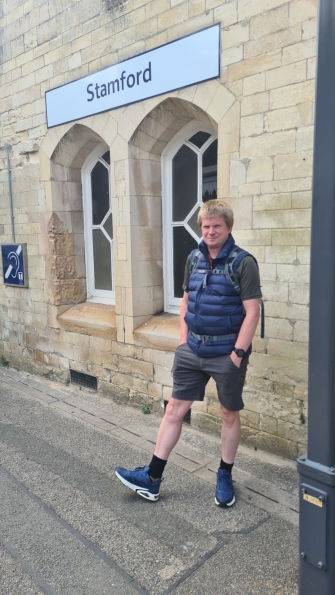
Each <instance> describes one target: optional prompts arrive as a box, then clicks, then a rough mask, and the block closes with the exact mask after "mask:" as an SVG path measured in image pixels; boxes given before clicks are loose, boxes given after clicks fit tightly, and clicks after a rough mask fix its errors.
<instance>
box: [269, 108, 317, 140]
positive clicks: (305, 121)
mask: <svg viewBox="0 0 335 595" xmlns="http://www.w3.org/2000/svg"><path fill="white" fill-rule="evenodd" d="M312 122H313V103H312V101H306V102H305V103H299V104H298V105H294V106H292V107H287V108H283V109H277V110H273V111H270V112H268V113H267V114H266V116H265V128H266V130H268V131H269V132H275V131H276V130H286V129H289V128H299V127H300V126H308V125H309V124H312ZM298 132H299V131H298Z"/></svg>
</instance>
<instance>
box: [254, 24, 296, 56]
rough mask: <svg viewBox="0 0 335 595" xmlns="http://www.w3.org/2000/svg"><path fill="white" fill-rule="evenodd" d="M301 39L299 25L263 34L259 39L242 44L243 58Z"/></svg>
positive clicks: (283, 46) (264, 52) (282, 46)
mask: <svg viewBox="0 0 335 595" xmlns="http://www.w3.org/2000/svg"><path fill="white" fill-rule="evenodd" d="M300 41H301V25H296V26H295V27H287V28H285V29H283V30H281V31H277V32H276V33H272V34H271V35H269V34H268V35H264V36H263V37H260V38H259V39H253V40H251V41H249V42H248V43H246V44H245V45H244V59H248V58H252V57H254V56H259V55H260V54H266V53H267V52H269V51H273V50H277V49H279V48H285V47H286V46H291V44H293V43H296V42H300Z"/></svg>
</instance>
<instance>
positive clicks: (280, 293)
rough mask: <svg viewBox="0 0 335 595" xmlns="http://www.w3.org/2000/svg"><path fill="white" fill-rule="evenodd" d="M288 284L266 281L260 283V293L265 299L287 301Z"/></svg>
mask: <svg viewBox="0 0 335 595" xmlns="http://www.w3.org/2000/svg"><path fill="white" fill-rule="evenodd" d="M288 291H289V284H288V283H283V282H281V283H279V282H275V283H270V282H269V281H267V282H266V283H265V284H263V285H262V293H263V298H264V300H265V301H268V300H273V301H277V302H287V300H288V295H289V293H288Z"/></svg>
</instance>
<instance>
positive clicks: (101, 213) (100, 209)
mask: <svg viewBox="0 0 335 595" xmlns="http://www.w3.org/2000/svg"><path fill="white" fill-rule="evenodd" d="M91 187H92V223H93V225H100V223H101V222H102V220H103V219H104V217H105V216H106V215H107V212H108V210H109V183H108V170H107V168H106V167H105V166H104V165H102V163H101V162H100V161H98V162H97V163H96V164H95V166H94V168H93V169H92V172H91Z"/></svg>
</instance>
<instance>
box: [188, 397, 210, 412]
mask: <svg viewBox="0 0 335 595" xmlns="http://www.w3.org/2000/svg"><path fill="white" fill-rule="evenodd" d="M191 411H192V413H191V415H192V414H195V413H196V412H203V413H207V399H206V397H205V398H204V400H203V401H193V404H192V407H191Z"/></svg>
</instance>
